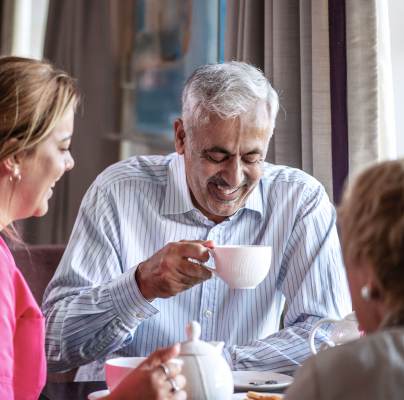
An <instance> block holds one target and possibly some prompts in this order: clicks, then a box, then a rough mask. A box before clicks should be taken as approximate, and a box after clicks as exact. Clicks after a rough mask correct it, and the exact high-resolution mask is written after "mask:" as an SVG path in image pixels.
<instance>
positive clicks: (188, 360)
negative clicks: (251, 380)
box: [178, 321, 234, 400]
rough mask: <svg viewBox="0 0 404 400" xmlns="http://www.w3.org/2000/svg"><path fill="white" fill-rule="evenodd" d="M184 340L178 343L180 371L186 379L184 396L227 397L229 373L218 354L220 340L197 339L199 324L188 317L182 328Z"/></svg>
mask: <svg viewBox="0 0 404 400" xmlns="http://www.w3.org/2000/svg"><path fill="white" fill-rule="evenodd" d="M186 333H187V337H188V340H187V341H186V342H183V343H181V352H180V355H179V356H178V358H180V359H181V360H182V361H183V362H184V365H183V367H182V374H183V375H185V378H186V380H187V383H186V386H185V391H186V392H187V399H188V400H230V399H231V398H232V394H233V389H234V385H233V375H232V373H231V370H230V367H229V365H228V364H227V362H226V360H225V359H224V358H223V357H222V355H221V353H222V349H223V345H224V343H223V342H211V343H208V342H204V341H203V340H199V337H200V335H201V326H200V325H199V323H198V322H196V321H192V322H191V323H190V324H189V325H188V326H187V328H186Z"/></svg>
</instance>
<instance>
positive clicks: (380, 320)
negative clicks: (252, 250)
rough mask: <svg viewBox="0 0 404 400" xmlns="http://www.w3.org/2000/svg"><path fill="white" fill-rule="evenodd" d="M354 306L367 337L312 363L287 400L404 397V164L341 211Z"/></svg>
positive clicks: (375, 169)
mask: <svg viewBox="0 0 404 400" xmlns="http://www.w3.org/2000/svg"><path fill="white" fill-rule="evenodd" d="M339 224H340V228H341V240H342V247H343V253H344V259H345V264H346V270H347V275H348V280H349V286H350V290H351V294H352V303H353V307H354V310H355V311H356V315H357V318H358V321H359V324H360V327H361V329H363V330H364V331H365V332H366V334H367V335H366V336H365V337H363V338H361V339H360V340H358V341H356V342H352V343H349V344H347V345H344V346H340V347H335V348H333V349H330V350H327V351H324V352H323V353H320V354H319V355H318V356H316V357H312V358H311V359H309V360H308V361H307V362H306V363H305V364H304V365H303V367H302V368H301V369H300V370H299V371H298V373H297V376H296V379H295V382H294V384H293V385H292V386H291V387H290V389H289V390H288V392H287V395H286V399H288V400H297V399H299V400H308V399H310V400H311V399H319V400H320V399H324V400H325V399H327V400H328V399H344V400H360V399H366V400H370V399H372V400H382V399H383V400H384V399H389V400H395V399H397V400H398V399H402V398H403V397H404V160H398V161H387V162H383V163H380V164H377V165H374V166H372V167H370V168H368V169H367V170H365V171H364V172H363V173H362V174H360V175H359V176H358V177H357V179H355V180H354V182H353V183H352V185H351V186H350V187H349V188H348V190H347V191H346V192H345V196H344V198H343V201H342V204H341V207H340V209H339Z"/></svg>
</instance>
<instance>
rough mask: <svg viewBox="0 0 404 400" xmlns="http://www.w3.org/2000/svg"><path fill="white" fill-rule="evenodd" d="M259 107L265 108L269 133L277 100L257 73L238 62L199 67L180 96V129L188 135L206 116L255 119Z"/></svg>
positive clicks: (277, 103)
mask: <svg viewBox="0 0 404 400" xmlns="http://www.w3.org/2000/svg"><path fill="white" fill-rule="evenodd" d="M259 104H265V105H266V109H267V112H268V118H269V128H270V129H271V130H272V129H273V128H274V127H275V118H276V115H277V113H278V109H279V99H278V95H277V93H276V91H275V90H274V89H273V88H272V86H271V84H270V83H269V81H268V79H267V78H266V77H265V75H264V74H263V73H262V71H261V70H259V69H258V68H256V67H254V66H252V65H250V64H247V63H244V62H239V61H230V62H225V63H223V64H207V65H203V66H201V67H199V68H197V69H196V70H195V71H194V72H193V74H192V75H191V76H190V77H189V79H188V80H187V82H186V83H185V86H184V90H183V92H182V118H183V121H184V129H185V130H189V131H192V129H193V128H197V127H199V126H201V125H203V124H205V123H206V122H208V121H209V114H215V115H217V116H218V117H220V118H221V119H224V120H227V119H233V118H237V117H242V116H247V117H248V118H251V117H252V118H256V114H257V112H256V109H257V106H258V105H259ZM260 122H263V121H260Z"/></svg>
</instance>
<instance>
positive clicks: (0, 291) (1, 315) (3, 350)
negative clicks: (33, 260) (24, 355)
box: [0, 249, 15, 400]
mask: <svg viewBox="0 0 404 400" xmlns="http://www.w3.org/2000/svg"><path fill="white" fill-rule="evenodd" d="M2 250H3V249H0V343H1V347H0V399H7V400H13V399H14V390H13V373H14V364H13V360H14V344H13V342H14V331H15V291H14V283H13V282H14V279H13V273H14V268H13V267H12V266H11V265H10V264H9V260H8V258H7V257H5V254H4V253H3V251H2Z"/></svg>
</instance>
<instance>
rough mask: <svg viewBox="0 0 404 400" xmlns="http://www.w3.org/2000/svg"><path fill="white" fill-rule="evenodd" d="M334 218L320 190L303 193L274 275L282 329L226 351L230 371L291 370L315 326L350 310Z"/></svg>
mask: <svg viewBox="0 0 404 400" xmlns="http://www.w3.org/2000/svg"><path fill="white" fill-rule="evenodd" d="M335 214H336V213H335V210H334V207H333V206H332V205H331V203H330V202H329V200H328V196H327V195H326V193H325V191H324V189H323V188H322V186H319V187H318V188H317V189H316V190H309V191H308V192H307V193H305V195H304V197H303V200H302V207H301V208H300V212H299V214H298V216H297V218H296V223H295V225H294V228H293V230H292V232H291V234H290V237H289V239H288V243H287V246H286V249H285V253H284V258H283V261H282V265H281V269H280V273H279V277H278V286H279V288H280V289H281V290H282V293H283V295H284V297H285V303H286V313H285V316H284V329H281V330H280V331H279V332H277V333H275V334H273V335H270V336H268V337H266V338H263V339H261V340H256V341H254V342H253V343H250V344H249V345H247V346H231V347H227V348H226V350H225V357H226V358H227V360H228V362H229V363H230V365H232V367H233V368H234V369H260V370H267V369H271V370H275V371H282V372H291V371H293V370H295V369H296V367H297V366H299V365H301V363H302V362H303V361H304V360H306V359H307V358H308V357H309V356H310V355H311V351H310V348H309V345H308V338H309V335H310V331H311V329H312V327H313V325H314V324H315V323H316V322H317V321H318V320H319V319H321V318H336V319H340V318H342V317H344V316H345V315H346V314H348V313H349V312H351V310H352V307H351V299H350V295H349V290H348V285H347V279H346V273H345V269H344V266H343V261H342V256H341V249H340V244H339V239H338V234H337V230H336V225H335V220H336V215H335ZM323 339H326V337H325V336H323ZM320 342H321V340H320Z"/></svg>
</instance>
